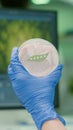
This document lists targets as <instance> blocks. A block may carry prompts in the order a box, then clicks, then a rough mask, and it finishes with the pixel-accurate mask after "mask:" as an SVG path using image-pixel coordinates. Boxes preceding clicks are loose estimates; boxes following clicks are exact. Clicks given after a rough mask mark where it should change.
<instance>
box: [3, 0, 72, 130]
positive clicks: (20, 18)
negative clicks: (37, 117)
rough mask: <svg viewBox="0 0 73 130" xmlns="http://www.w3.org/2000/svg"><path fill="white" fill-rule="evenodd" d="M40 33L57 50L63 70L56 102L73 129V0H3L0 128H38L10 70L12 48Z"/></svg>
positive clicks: (35, 129) (56, 106)
mask: <svg viewBox="0 0 73 130" xmlns="http://www.w3.org/2000/svg"><path fill="white" fill-rule="evenodd" d="M37 37H39V38H44V39H46V40H48V41H50V42H51V43H52V44H53V45H54V46H55V47H56V49H57V51H58V54H59V62H60V63H62V64H63V72H62V77H61V79H60V81H59V83H58V85H57V88H56V92H55V101H54V104H55V109H56V111H57V112H58V113H59V114H60V115H61V116H62V117H64V119H65V120H66V122H67V125H66V128H67V130H72V129H73V0H0V130H37V128H36V126H35V124H34V122H33V120H32V117H31V115H30V114H29V113H28V112H27V110H26V109H25V108H23V107H22V105H21V103H20V101H19V100H18V98H17V97H16V95H15V93H14V91H13V88H12V85H11V82H10V79H9V77H8V74H7V68H8V64H9V62H10V54H11V50H12V48H13V47H15V46H18V47H19V46H20V45H21V43H23V42H24V41H26V40H28V39H30V38H37Z"/></svg>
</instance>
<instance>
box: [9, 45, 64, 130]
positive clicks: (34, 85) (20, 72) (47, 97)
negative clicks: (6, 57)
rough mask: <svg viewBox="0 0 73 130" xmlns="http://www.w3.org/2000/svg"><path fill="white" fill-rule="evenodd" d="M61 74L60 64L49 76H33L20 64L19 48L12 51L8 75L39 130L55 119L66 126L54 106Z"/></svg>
mask: <svg viewBox="0 0 73 130" xmlns="http://www.w3.org/2000/svg"><path fill="white" fill-rule="evenodd" d="M61 72H62V65H61V64H60V65H59V66H58V67H57V68H56V69H55V70H54V71H53V72H52V73H51V74H49V75H48V76H45V77H40V78H38V77H35V76H32V75H31V74H29V72H27V70H26V69H25V68H24V67H23V66H22V64H21V63H20V61H19V59H18V48H17V47H16V48H14V49H13V51H12V55H11V61H10V65H9V66H8V74H9V77H10V79H11V82H12V86H13V89H14V91H15V93H16V95H17V97H18V98H19V100H20V101H21V103H22V105H23V106H24V107H25V108H26V109H27V111H28V112H29V113H30V114H31V115H32V118H33V120H34V121H35V124H36V126H37V128H38V130H41V127H42V125H43V123H44V122H45V121H47V120H53V119H55V118H58V119H59V120H60V121H61V122H62V123H63V124H64V125H65V121H64V119H63V118H62V117H60V116H59V115H58V114H57V113H56V112H55V109H54V104H53V102H54V94H55V86H56V84H57V83H58V81H59V79H60V77H61Z"/></svg>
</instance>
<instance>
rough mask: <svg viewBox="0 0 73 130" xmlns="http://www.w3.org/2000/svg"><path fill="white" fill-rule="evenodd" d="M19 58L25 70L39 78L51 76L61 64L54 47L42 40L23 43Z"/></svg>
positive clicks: (37, 39) (35, 39) (36, 39)
mask: <svg viewBox="0 0 73 130" xmlns="http://www.w3.org/2000/svg"><path fill="white" fill-rule="evenodd" d="M18 56H19V60H20V62H21V63H22V65H23V66H24V67H25V69H26V70H27V71H28V72H29V73H30V74H31V75H34V76H38V77H42V76H46V75H48V74H50V73H51V72H52V71H53V70H54V69H55V68H56V67H57V66H58V64H59V55H58V52H57V50H56V48H55V47H54V45H53V44H52V43H50V42H49V41H47V40H44V39H41V38H34V39H29V40H27V41H25V42H24V43H22V44H21V46H20V47H19V54H18Z"/></svg>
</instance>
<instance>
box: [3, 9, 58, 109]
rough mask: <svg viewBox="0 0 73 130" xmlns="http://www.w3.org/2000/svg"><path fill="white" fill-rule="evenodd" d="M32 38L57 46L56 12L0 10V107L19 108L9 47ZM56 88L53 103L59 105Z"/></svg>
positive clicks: (10, 48) (20, 106)
mask: <svg viewBox="0 0 73 130" xmlns="http://www.w3.org/2000/svg"><path fill="white" fill-rule="evenodd" d="M31 38H43V39H45V40H48V41H50V42H51V43H52V44H53V45H54V46H55V47H56V48H57V49H58V44H57V13H56V12H55V11H37V10H23V9H22V10H21V9H0V108H5V109H6V108H22V105H21V103H20V102H19V100H18V98H17V97H16V95H15V93H14V91H13V89H12V85H11V82H10V79H9V78H8V74H7V68H8V64H9V62H10V54H11V50H12V48H13V47H15V46H18V47H19V46H20V45H21V43H23V42H24V41H26V40H28V39H31ZM58 99H59V95H58V87H57V88H56V94H55V106H56V107H58V105H59V100H58Z"/></svg>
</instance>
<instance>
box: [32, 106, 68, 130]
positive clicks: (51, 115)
mask: <svg viewBox="0 0 73 130" xmlns="http://www.w3.org/2000/svg"><path fill="white" fill-rule="evenodd" d="M32 118H33V120H34V121H35V124H36V126H37V128H38V130H41V128H42V125H43V124H44V122H46V121H50V120H54V119H59V120H60V121H61V122H62V124H63V125H66V122H65V120H64V119H63V118H62V117H61V116H60V115H58V114H57V113H56V112H55V110H53V108H51V107H49V108H48V109H47V110H44V111H42V110H41V111H39V112H38V113H36V112H34V113H33V114H32Z"/></svg>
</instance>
